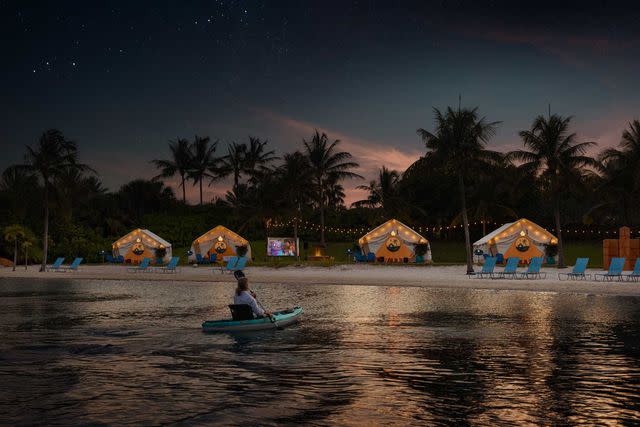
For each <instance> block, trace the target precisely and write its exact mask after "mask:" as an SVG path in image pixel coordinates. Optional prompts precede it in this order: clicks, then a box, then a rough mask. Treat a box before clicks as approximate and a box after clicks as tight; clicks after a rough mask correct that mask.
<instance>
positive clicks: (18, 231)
mask: <svg viewBox="0 0 640 427" xmlns="http://www.w3.org/2000/svg"><path fill="white" fill-rule="evenodd" d="M26 235H27V232H26V231H25V229H24V228H23V227H22V226H21V225H18V224H13V225H8V226H6V227H5V228H4V240H5V241H6V242H9V243H13V271H16V265H18V240H22V239H24V237H25V236H26Z"/></svg>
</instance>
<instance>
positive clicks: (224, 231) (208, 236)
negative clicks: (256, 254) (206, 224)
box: [189, 225, 251, 262]
mask: <svg viewBox="0 0 640 427" xmlns="http://www.w3.org/2000/svg"><path fill="white" fill-rule="evenodd" d="M243 245H246V246H247V255H246V257H247V258H248V259H251V245H250V244H249V241H248V240H247V239H245V238H244V237H242V236H240V235H238V234H236V233H234V232H233V231H231V230H229V229H228V228H226V227H224V226H222V225H218V226H217V227H215V228H212V229H211V230H209V231H207V232H206V233H204V234H203V235H202V236H200V237H198V238H197V239H196V240H194V241H193V243H192V244H191V253H192V254H191V255H189V261H192V262H193V261H195V260H196V255H197V254H200V255H202V257H203V258H205V259H210V257H211V254H216V255H217V259H221V258H223V257H226V256H235V255H236V246H243Z"/></svg>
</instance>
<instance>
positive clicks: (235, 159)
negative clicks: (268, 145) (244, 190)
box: [220, 142, 247, 193]
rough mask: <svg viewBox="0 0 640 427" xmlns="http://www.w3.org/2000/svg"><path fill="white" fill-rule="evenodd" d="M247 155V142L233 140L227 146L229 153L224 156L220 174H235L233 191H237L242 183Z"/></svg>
mask: <svg viewBox="0 0 640 427" xmlns="http://www.w3.org/2000/svg"><path fill="white" fill-rule="evenodd" d="M246 155H247V146H246V144H238V143H237V142H232V143H231V144H229V145H228V146H227V155H226V156H224V157H223V158H222V168H221V170H220V175H221V176H227V175H233V191H234V192H236V193H237V191H238V185H239V184H240V175H241V174H242V171H243V169H244V165H245V157H246Z"/></svg>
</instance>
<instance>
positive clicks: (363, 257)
mask: <svg viewBox="0 0 640 427" xmlns="http://www.w3.org/2000/svg"><path fill="white" fill-rule="evenodd" d="M353 260H354V261H355V262H367V256H366V255H362V254H361V253H359V252H358V253H355V254H353Z"/></svg>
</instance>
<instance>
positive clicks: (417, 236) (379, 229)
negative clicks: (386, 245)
mask: <svg viewBox="0 0 640 427" xmlns="http://www.w3.org/2000/svg"><path fill="white" fill-rule="evenodd" d="M388 226H391V227H393V226H397V227H398V228H406V229H407V231H409V232H410V233H412V235H411V237H413V238H414V239H415V240H420V239H422V240H424V243H429V241H428V240H427V239H426V238H425V237H424V236H422V235H421V234H419V233H418V232H417V231H415V230H414V229H413V228H411V227H409V226H408V225H405V224H403V223H401V222H400V221H398V220H397V219H390V220H389V221H387V222H385V223H383V224H380V225H379V226H377V227H376V228H374V229H373V230H371V231H369V232H368V233H367V234H365V235H364V236H362V237H360V239H358V243H360V244H362V243H364V238H365V237H373V236H378V235H380V234H382V233H383V230H384V229H385V228H386V227H388ZM389 231H391V230H389ZM405 240H406V239H405Z"/></svg>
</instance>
